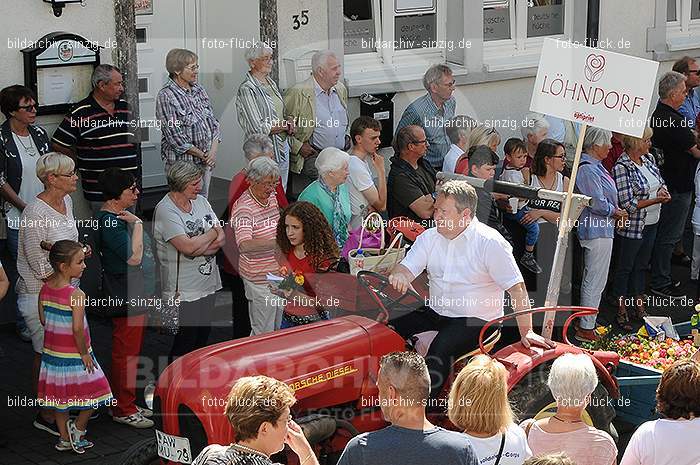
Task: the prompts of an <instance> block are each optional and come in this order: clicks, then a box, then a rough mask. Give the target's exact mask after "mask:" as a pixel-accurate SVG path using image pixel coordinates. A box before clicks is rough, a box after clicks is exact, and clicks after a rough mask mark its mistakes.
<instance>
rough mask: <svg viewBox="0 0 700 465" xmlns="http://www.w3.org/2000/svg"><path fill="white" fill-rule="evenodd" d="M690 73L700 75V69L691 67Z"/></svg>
mask: <svg viewBox="0 0 700 465" xmlns="http://www.w3.org/2000/svg"><path fill="white" fill-rule="evenodd" d="M688 74H694V75H696V76H700V69H689V70H688Z"/></svg>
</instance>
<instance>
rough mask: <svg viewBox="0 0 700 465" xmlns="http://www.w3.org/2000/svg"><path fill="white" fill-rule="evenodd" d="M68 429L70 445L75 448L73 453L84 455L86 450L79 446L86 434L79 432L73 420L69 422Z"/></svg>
mask: <svg viewBox="0 0 700 465" xmlns="http://www.w3.org/2000/svg"><path fill="white" fill-rule="evenodd" d="M66 428H67V429H68V437H69V438H70V445H71V447H72V448H73V451H74V452H75V453H76V454H84V453H85V449H83V448H82V447H80V446H79V444H80V440H81V439H82V436H83V434H85V432H84V431H80V430H78V428H77V427H76V426H75V421H73V420H68V421H67V422H66Z"/></svg>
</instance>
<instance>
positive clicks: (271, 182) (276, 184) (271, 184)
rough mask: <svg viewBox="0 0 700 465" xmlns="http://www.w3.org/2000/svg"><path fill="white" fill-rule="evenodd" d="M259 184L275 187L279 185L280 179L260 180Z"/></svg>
mask: <svg viewBox="0 0 700 465" xmlns="http://www.w3.org/2000/svg"><path fill="white" fill-rule="evenodd" d="M260 185H261V186H265V187H277V186H279V185H280V181H279V179H278V180H277V181H268V182H261V183H260Z"/></svg>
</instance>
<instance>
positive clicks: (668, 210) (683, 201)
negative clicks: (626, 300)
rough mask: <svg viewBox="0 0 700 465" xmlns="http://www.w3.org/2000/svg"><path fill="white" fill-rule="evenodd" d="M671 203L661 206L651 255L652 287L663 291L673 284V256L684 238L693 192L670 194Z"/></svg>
mask: <svg viewBox="0 0 700 465" xmlns="http://www.w3.org/2000/svg"><path fill="white" fill-rule="evenodd" d="M670 194H671V201H670V202H668V203H665V204H663V205H662V206H661V217H660V218H659V223H658V225H659V227H658V229H657V231H656V242H655V243H654V251H653V252H652V255H651V283H650V284H651V287H652V288H653V289H661V288H664V287H666V286H669V285H671V284H672V283H673V279H672V278H671V254H672V253H673V248H674V247H675V246H676V243H677V242H678V241H679V240H681V237H682V236H683V228H684V227H685V221H686V218H688V211H689V210H690V202H691V201H692V198H693V193H692V192H683V193H678V192H670Z"/></svg>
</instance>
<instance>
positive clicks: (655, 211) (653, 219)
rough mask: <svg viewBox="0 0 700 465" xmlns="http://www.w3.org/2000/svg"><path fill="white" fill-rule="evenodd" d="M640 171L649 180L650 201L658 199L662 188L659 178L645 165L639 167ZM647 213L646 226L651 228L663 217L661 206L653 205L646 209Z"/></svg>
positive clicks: (658, 204)
mask: <svg viewBox="0 0 700 465" xmlns="http://www.w3.org/2000/svg"><path fill="white" fill-rule="evenodd" d="M639 171H640V172H641V173H642V175H643V176H644V177H645V178H646V179H647V182H648V183H649V199H650V200H652V199H655V198H656V197H658V195H657V191H658V190H659V188H660V187H661V183H660V182H659V178H657V177H656V176H655V175H654V173H652V172H651V170H650V169H649V168H647V167H646V165H645V164H643V163H642V166H640V167H639ZM645 210H646V212H647V216H646V218H644V226H650V225H652V224H656V223H658V222H659V216H661V204H660V203H656V204H654V205H651V206H649V207H647V208H645Z"/></svg>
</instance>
